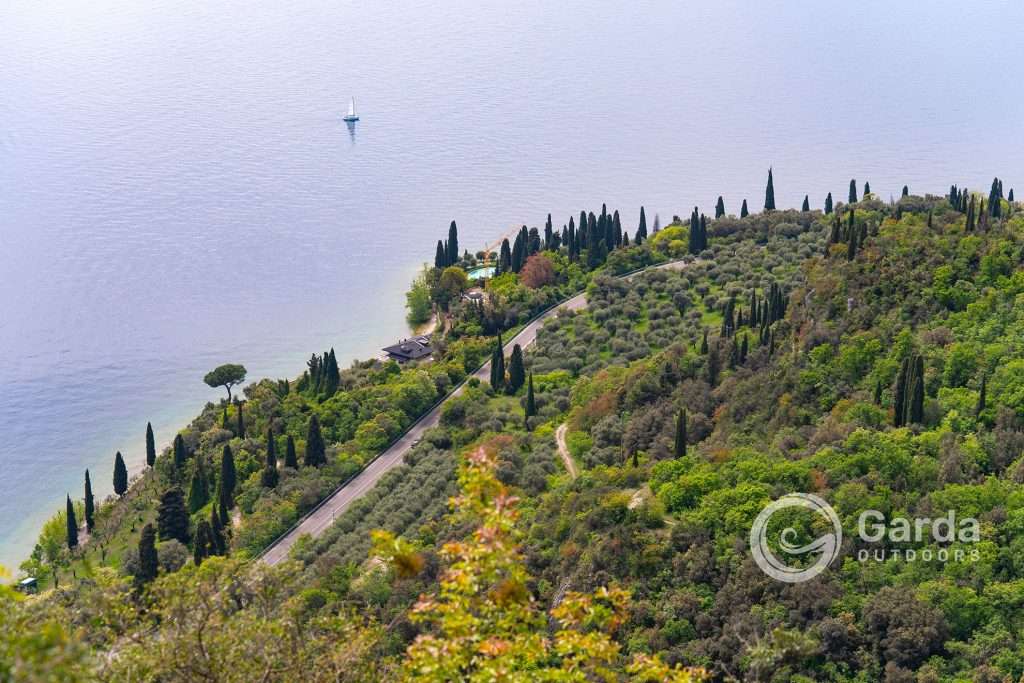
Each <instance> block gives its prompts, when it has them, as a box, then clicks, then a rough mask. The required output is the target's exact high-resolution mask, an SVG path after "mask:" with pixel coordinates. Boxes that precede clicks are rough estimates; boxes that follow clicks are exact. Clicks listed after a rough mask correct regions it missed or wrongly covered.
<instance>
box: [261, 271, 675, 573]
mask: <svg viewBox="0 0 1024 683" xmlns="http://www.w3.org/2000/svg"><path fill="white" fill-rule="evenodd" d="M685 267H686V263H685V262H683V261H672V262H670V263H663V264H661V265H658V266H651V268H648V269H647V270H653V269H672V270H681V269H682V268H685ZM641 272H644V271H641ZM627 277H633V276H627ZM586 305H587V297H586V294H583V293H581V294H577V295H576V296H574V297H572V298H571V299H568V300H567V301H565V302H563V303H562V304H561V305H559V306H557V307H555V308H552V309H551V310H549V311H547V312H545V313H544V314H542V315H541V316H540V317H538V318H536V319H535V320H534V321H533V322H531V323H528V324H527V325H526V327H524V328H523V329H522V330H520V331H519V333H518V334H517V335H515V336H514V337H512V338H511V339H509V340H508V341H507V342H506V343H505V345H504V349H505V351H506V353H511V351H512V347H513V346H515V345H516V344H519V346H520V347H522V348H524V349H525V348H526V347H527V346H529V345H530V344H532V343H533V342H534V341H536V339H537V330H539V329H540V328H541V326H542V325H543V324H544V323H545V322H546V321H547V320H548V319H550V318H551V317H552V316H554V315H557V314H558V312H559V311H561V310H570V311H576V310H579V309H581V308H585V307H586ZM490 372H491V363H490V361H488V362H487V363H485V364H484V366H483V367H482V368H480V369H479V370H477V371H476V373H475V374H474V376H475V377H478V378H480V380H481V381H483V382H487V381H489V380H490ZM464 386H465V385H461V386H459V388H458V389H456V390H455V391H454V392H452V393H451V394H450V395H449V396H448V397H447V398H446V399H445V400H444V401H442V402H441V403H439V404H438V405H436V406H434V408H432V409H431V410H430V411H429V412H428V413H426V414H425V415H423V416H422V417H421V418H420V419H419V420H418V421H417V422H415V423H414V424H413V426H412V427H411V428H410V429H409V431H408V432H406V434H405V436H403V437H402V438H401V439H399V440H398V441H396V442H395V443H394V444H392V445H391V447H390V448H388V449H387V450H386V451H384V453H383V454H382V455H380V456H379V457H378V458H377V459H376V460H374V461H373V462H371V463H370V464H369V465H367V467H366V469H364V470H363V471H362V472H360V473H359V475H358V476H356V478H355V479H353V480H352V481H350V482H349V483H348V484H347V485H346V486H345V487H344V488H341V489H338V490H337V491H335V492H334V493H333V494H331V496H329V497H328V498H327V499H326V500H325V501H324V502H323V503H321V504H320V506H319V507H317V508H315V509H314V510H312V511H311V512H309V513H308V514H307V516H306V517H305V518H303V519H302V520H301V521H300V522H299V524H298V525H297V526H295V527H294V528H293V529H292V530H291V531H290V532H288V534H286V535H285V536H282V537H281V538H279V539H277V540H276V541H275V542H274V543H273V544H272V545H271V546H270V547H269V548H268V549H267V550H266V551H265V552H264V553H263V555H262V556H261V559H262V560H263V561H264V562H266V563H267V564H270V565H275V564H277V563H279V562H281V561H282V560H285V559H287V558H288V552H289V551H290V550H291V548H292V546H293V545H294V544H295V541H297V540H298V538H299V536H301V535H303V534H309V535H310V536H313V537H316V536H319V535H320V534H322V533H323V532H324V531H325V530H326V529H327V527H329V526H331V524H333V523H334V520H335V519H336V518H337V517H338V515H340V514H341V513H343V512H344V511H345V510H346V509H348V506H349V505H351V504H352V503H353V502H354V501H356V500H358V499H359V498H360V497H362V495H363V494H365V493H366V492H367V491H369V490H370V489H372V488H373V487H374V485H375V484H376V483H377V482H378V481H379V480H380V478H381V477H383V476H384V474H385V473H387V472H388V470H391V469H393V468H394V467H396V466H398V465H400V464H401V463H402V456H404V455H405V453H406V451H408V450H409V449H410V448H412V447H413V446H414V445H415V444H416V443H417V442H418V441H419V440H420V439H422V438H423V435H424V433H425V432H426V431H427V430H428V429H431V428H432V427H436V426H437V423H438V421H439V420H440V418H441V409H442V408H444V405H445V403H447V402H448V401H450V400H451V399H452V398H454V397H455V396H458V395H459V394H461V393H462V391H463V388H464Z"/></svg>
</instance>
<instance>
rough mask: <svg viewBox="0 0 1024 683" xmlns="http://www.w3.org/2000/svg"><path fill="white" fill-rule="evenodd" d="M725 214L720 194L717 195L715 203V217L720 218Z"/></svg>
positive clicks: (723, 202) (723, 201)
mask: <svg viewBox="0 0 1024 683" xmlns="http://www.w3.org/2000/svg"><path fill="white" fill-rule="evenodd" d="M724 215H725V200H723V199H722V195H718V203H717V204H715V218H721V217H722V216H724Z"/></svg>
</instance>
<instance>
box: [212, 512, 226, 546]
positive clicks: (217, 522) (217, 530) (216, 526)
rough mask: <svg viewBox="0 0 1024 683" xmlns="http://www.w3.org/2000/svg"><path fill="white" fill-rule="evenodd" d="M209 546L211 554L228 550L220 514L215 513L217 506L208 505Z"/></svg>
mask: <svg viewBox="0 0 1024 683" xmlns="http://www.w3.org/2000/svg"><path fill="white" fill-rule="evenodd" d="M210 548H211V550H212V554H215V555H224V554H226V553H227V550H228V542H227V538H226V536H225V534H224V524H223V523H222V522H221V518H220V515H218V514H217V506H215V505H214V506H211V507H210Z"/></svg>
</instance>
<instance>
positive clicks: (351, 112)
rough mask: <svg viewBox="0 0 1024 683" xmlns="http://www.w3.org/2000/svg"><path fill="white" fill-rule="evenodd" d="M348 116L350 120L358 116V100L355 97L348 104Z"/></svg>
mask: <svg viewBox="0 0 1024 683" xmlns="http://www.w3.org/2000/svg"><path fill="white" fill-rule="evenodd" d="M348 115H349V117H350V118H353V117H355V115H356V98H354V97H353V98H352V100H351V101H350V102H349V103H348Z"/></svg>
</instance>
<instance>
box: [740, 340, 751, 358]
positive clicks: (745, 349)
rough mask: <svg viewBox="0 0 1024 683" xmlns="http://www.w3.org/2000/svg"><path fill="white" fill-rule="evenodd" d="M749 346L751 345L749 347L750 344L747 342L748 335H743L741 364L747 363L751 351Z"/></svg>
mask: <svg viewBox="0 0 1024 683" xmlns="http://www.w3.org/2000/svg"><path fill="white" fill-rule="evenodd" d="M749 346H750V345H749V342H748V341H747V335H746V334H744V335H743V343H742V344H740V363H741V364H743V363H746V362H747V353H748V351H749Z"/></svg>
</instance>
